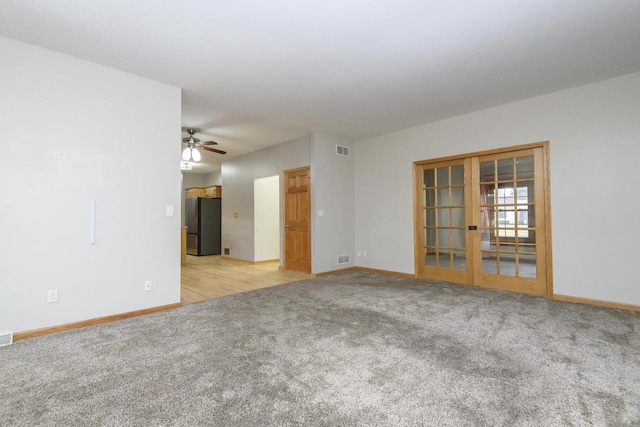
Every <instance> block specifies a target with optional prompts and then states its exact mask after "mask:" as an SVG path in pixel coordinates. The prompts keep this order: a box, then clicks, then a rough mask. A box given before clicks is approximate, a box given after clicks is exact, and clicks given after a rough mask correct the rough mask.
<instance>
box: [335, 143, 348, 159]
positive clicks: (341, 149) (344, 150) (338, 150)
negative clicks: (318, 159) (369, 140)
mask: <svg viewBox="0 0 640 427" xmlns="http://www.w3.org/2000/svg"><path fill="white" fill-rule="evenodd" d="M336 154H338V155H339V156H345V157H348V156H349V148H348V147H343V146H342V145H336Z"/></svg>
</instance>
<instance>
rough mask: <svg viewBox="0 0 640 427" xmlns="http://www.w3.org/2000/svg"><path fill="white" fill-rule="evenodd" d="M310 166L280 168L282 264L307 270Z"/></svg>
mask: <svg viewBox="0 0 640 427" xmlns="http://www.w3.org/2000/svg"><path fill="white" fill-rule="evenodd" d="M310 171H311V169H310V168H309V167H308V166H307V167H304V168H298V169H292V170H288V171H285V172H284V268H285V269H286V270H296V271H301V272H304V273H311V174H310Z"/></svg>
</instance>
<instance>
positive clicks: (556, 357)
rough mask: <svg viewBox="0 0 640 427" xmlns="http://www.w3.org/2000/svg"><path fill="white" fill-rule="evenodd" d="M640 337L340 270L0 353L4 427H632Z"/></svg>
mask: <svg viewBox="0 0 640 427" xmlns="http://www.w3.org/2000/svg"><path fill="white" fill-rule="evenodd" d="M638 331H640V314H639V313H633V312H626V311H622V310H614V309H605V308H598V307H590V306H585V305H580V304H571V303H563V302H557V301H549V300H547V299H545V298H540V297H534V296H529V295H524V294H516V293H509V292H501V291H495V290H490V289H481V288H475V287H471V286H462V285H452V284H446V283H441V282H434V281H429V280H415V279H406V278H400V277H393V276H384V275H379V274H373V273H368V272H360V271H350V272H347V273H343V274H338V275H333V276H327V277H322V278H317V279H310V280H304V281H300V282H295V283H289V284H285V285H281V286H275V287H272V288H265V289H260V290H256V291H252V292H247V293H244V294H238V295H232V296H228V297H224V298H219V299H215V300H209V301H204V302H201V303H195V304H190V305H187V306H185V307H183V308H181V309H178V310H174V311H167V312H162V313H157V314H152V315H148V316H142V317H138V318H134V319H127V320H121V321H118V322H113V323H109V324H103V325H98V326H94V327H88V328H84V329H81V330H75V331H70V332H64V333H58V334H53V335H48V336H44V337H39V338H34V339H30V340H25V341H19V342H17V343H15V344H13V345H10V346H6V347H2V348H0V378H1V380H0V425H2V426H14V425H15V426H76V425H77V426H286V425H305V426H378V425H379V426H418V425H422V426H563V425H566V426H584V425H595V426H624V425H628V426H631V425H636V426H637V425H640V338H639V336H638Z"/></svg>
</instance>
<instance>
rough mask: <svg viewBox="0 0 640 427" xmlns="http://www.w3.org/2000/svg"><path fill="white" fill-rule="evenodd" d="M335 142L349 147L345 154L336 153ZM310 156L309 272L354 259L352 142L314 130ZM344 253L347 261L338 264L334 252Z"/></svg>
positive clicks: (338, 267) (330, 267) (326, 269)
mask: <svg viewBox="0 0 640 427" xmlns="http://www.w3.org/2000/svg"><path fill="white" fill-rule="evenodd" d="M336 145H342V146H345V147H347V148H349V152H350V155H349V157H344V156H339V155H337V154H336ZM311 158H312V160H311V184H312V186H311V192H312V193H311V194H312V198H311V212H312V226H313V232H312V236H311V247H312V249H311V253H312V263H311V264H312V269H313V272H314V273H322V272H325V271H332V270H338V269H341V268H348V267H352V266H353V265H355V259H356V258H355V255H356V254H355V250H354V239H355V234H354V225H355V224H354V215H353V212H354V176H353V173H354V160H353V159H354V156H353V144H352V143H351V142H347V141H343V140H340V139H336V138H333V137H331V136H328V135H324V134H321V133H317V132H316V133H313V134H312V140H311ZM319 211H322V216H319ZM347 254H348V255H351V262H350V263H348V264H340V265H338V259H337V258H338V255H347Z"/></svg>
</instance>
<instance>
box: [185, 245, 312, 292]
mask: <svg viewBox="0 0 640 427" xmlns="http://www.w3.org/2000/svg"><path fill="white" fill-rule="evenodd" d="M278 266H279V262H278V261H270V262H264V263H260V264H252V263H249V262H244V261H237V260H233V259H228V258H222V257H221V256H220V255H212V256H202V257H197V256H191V255H187V259H186V261H185V262H184V264H182V274H181V280H180V282H181V286H180V296H181V298H180V299H181V302H182V304H191V303H193V302H196V301H203V300H206V299H211V298H218V297H222V296H225V295H231V294H237V293H240V292H246V291H251V290H254V289H260V288H266V287H269V286H275V285H281V284H283V283H289V282H295V281H297V280H304V279H307V278H309V277H311V276H309V275H308V274H304V273H297V272H292V271H280V270H279V269H278Z"/></svg>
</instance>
